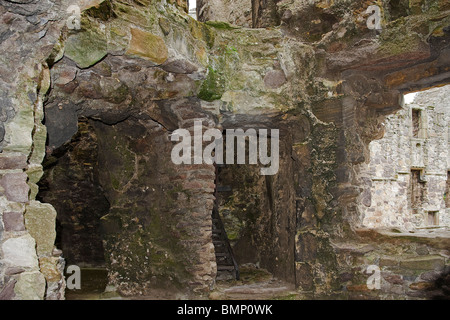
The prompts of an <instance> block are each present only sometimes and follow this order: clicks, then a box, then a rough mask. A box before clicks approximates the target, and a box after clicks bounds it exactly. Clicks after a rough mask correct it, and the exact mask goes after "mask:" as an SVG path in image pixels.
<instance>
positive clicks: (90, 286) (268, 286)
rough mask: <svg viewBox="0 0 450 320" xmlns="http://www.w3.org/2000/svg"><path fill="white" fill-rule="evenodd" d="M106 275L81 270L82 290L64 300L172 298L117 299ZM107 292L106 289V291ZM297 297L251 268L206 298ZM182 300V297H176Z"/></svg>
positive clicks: (160, 296)
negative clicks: (108, 284)
mask: <svg viewBox="0 0 450 320" xmlns="http://www.w3.org/2000/svg"><path fill="white" fill-rule="evenodd" d="M106 277H107V272H106V270H105V269H100V268H86V269H81V281H82V283H81V289H80V290H68V289H66V300H110V299H121V300H124V299H129V300H165V299H173V297H170V296H167V295H166V293H164V292H155V294H154V295H153V296H139V297H120V296H118V295H117V294H115V293H112V292H105V289H107V287H106V285H107V281H106ZM106 291H107V290H106ZM297 298H298V294H297V293H296V292H295V288H294V285H292V284H288V283H286V282H284V281H282V280H279V279H277V278H275V277H273V276H272V275H271V274H270V273H269V272H267V271H265V270H263V269H258V268H256V267H254V266H244V267H241V269H240V280H228V281H218V282H217V283H216V286H215V289H214V291H212V292H211V293H210V294H209V297H206V299H211V300H271V299H283V300H284V299H288V300H295V299H297ZM178 299H183V297H181V296H180V297H178Z"/></svg>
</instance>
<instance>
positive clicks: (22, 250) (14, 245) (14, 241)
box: [2, 234, 38, 269]
mask: <svg viewBox="0 0 450 320" xmlns="http://www.w3.org/2000/svg"><path fill="white" fill-rule="evenodd" d="M35 246H36V242H35V240H34V239H33V237H31V236H30V235H29V234H26V235H23V236H21V237H18V238H10V239H8V240H6V241H5V242H4V243H3V245H2V251H3V259H4V261H5V262H6V263H8V264H11V265H13V266H16V267H24V268H32V269H37V268H38V260H37V256H36V249H35Z"/></svg>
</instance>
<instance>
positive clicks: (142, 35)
mask: <svg viewBox="0 0 450 320" xmlns="http://www.w3.org/2000/svg"><path fill="white" fill-rule="evenodd" d="M126 53H127V54H128V55H132V56H138V57H142V58H144V59H147V60H150V61H152V62H154V63H156V64H161V63H163V62H165V61H166V60H167V58H168V56H169V52H168V49H167V46H166V44H165V43H164V40H163V39H162V38H161V37H158V36H156V35H154V34H151V33H149V32H145V31H142V30H139V29H134V28H131V42H130V46H129V48H128V50H127V52H126Z"/></svg>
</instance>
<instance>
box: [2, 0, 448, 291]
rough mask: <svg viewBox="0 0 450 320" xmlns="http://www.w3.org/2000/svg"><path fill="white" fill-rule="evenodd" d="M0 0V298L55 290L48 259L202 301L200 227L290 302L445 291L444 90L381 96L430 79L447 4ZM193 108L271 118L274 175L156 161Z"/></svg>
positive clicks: (202, 114)
mask: <svg viewBox="0 0 450 320" xmlns="http://www.w3.org/2000/svg"><path fill="white" fill-rule="evenodd" d="M0 4H1V6H0V19H1V24H0V52H1V55H0V57H1V62H2V63H1V66H0V112H1V113H0V115H1V117H0V151H1V152H0V299H15V300H21V299H22V300H26V299H47V300H58V299H64V298H65V291H66V278H65V277H66V274H65V269H66V268H67V265H69V264H70V265H71V264H77V265H79V266H101V267H104V268H106V270H107V273H108V288H112V289H111V290H113V291H115V292H117V293H118V294H120V295H122V296H138V297H139V296H145V295H150V296H151V295H152V293H154V292H155V291H158V290H159V291H161V290H162V291H164V292H169V293H173V294H175V295H179V296H180V295H181V296H183V297H188V298H189V297H208V295H209V294H210V293H211V292H212V291H213V290H214V288H215V285H216V279H217V278H218V276H219V274H220V273H221V271H223V270H221V268H220V263H219V260H218V255H217V252H218V249H217V246H216V245H215V242H217V241H215V240H214V239H215V238H214V237H215V236H216V235H217V230H218V229H217V228H219V229H220V230H222V228H223V230H225V231H226V233H227V235H228V236H227V239H225V240H226V242H227V243H228V245H229V246H228V247H229V249H230V248H231V249H230V250H232V252H233V256H234V259H235V261H234V262H235V264H237V265H242V264H247V263H252V264H255V265H258V266H260V267H261V268H264V269H266V270H268V271H269V272H270V273H272V274H273V275H275V276H276V277H278V278H280V279H283V280H285V281H287V282H289V283H292V284H294V285H295V287H296V290H297V292H298V293H299V295H300V296H301V297H303V298H310V299H321V298H327V299H330V298H331V299H333V298H336V299H337V298H339V299H368V298H369V299H429V298H448V296H449V265H450V262H449V258H450V251H449V248H450V233H449V230H448V226H449V222H448V221H449V220H448V204H449V203H448V170H449V168H450V164H449V163H450V162H449V153H448V150H449V148H448V144H445V143H448V130H447V132H445V130H446V129H445V128H447V129H448V125H449V122H448V111H445V110H448V99H447V96H446V95H445V94H444V96H443V97H442V96H439V95H438V94H435V93H432V94H426V95H425V96H424V97H425V98H424V100H423V101H422V102H420V101H418V102H417V105H413V107H412V108H411V109H408V107H406V106H405V104H404V101H403V96H404V94H406V93H409V92H415V91H421V90H426V89H430V88H433V87H439V86H442V85H445V84H448V83H449V82H450V72H449V68H450V44H449V43H450V4H449V2H448V1H445V0H414V1H412V0H382V1H352V0H335V1H330V0H281V1H280V0H247V1H244V0H242V1H231V0H227V1H225V0H224V1H219V0H197V3H196V7H197V19H194V18H192V17H191V16H190V15H189V14H188V8H189V6H188V3H187V1H185V0H78V1H68V0H59V1H57V0H0ZM371 5H375V6H377V8H378V9H379V16H377V17H375V19H378V21H377V23H376V24H373V25H372V24H370V23H369V22H370V21H371V20H370V19H373V18H374V14H375V11H370V10H369V11H368V8H369V6H371ZM433 90H435V89H433ZM446 90H447V91H445V92H448V89H446ZM437 97H441V98H442V99H439V98H437ZM419 100H420V99H419ZM428 100H429V101H428ZM445 108H447V109H445ZM431 109H433V110H435V111H436V112H438V113H436V114H435V115H434V114H432V113H431ZM411 110H412V111H411ZM414 110H419V111H420V112H419V113H418V112H417V111H414ZM439 110H440V111H439ZM410 111H411V113H410ZM424 112H426V114H427V117H428V119H430V121H431V120H433V119H435V120H436V122H435V124H436V125H435V126H434V125H433V126H432V125H429V126H428V127H427V128H426V129H427V130H425V128H424V127H423V126H422V127H421V126H420V121H421V120H420V119H419V118H420V115H424V114H425V113H424ZM395 114H396V115H395ZM442 115H445V116H442ZM396 117H397V118H396ZM409 117H410V118H409ZM417 117H419V118H417ZM413 118H417V119H419V120H418V121H419V122H418V123H419V127H417V128H418V129H417V132H416V131H415V130H414V128H415V127H416V124H415V121H416V120H414V119H413ZM386 119H389V120H387V121H388V122H386ZM400 119H402V120H400ZM408 119H409V120H411V121H410V122H408ZM194 120H200V121H201V123H202V126H203V128H204V130H206V129H208V128H217V129H220V130H226V129H236V128H242V129H248V128H255V129H261V128H267V129H278V130H279V133H280V146H279V148H280V149H279V152H280V163H279V171H278V173H277V174H276V175H273V176H262V175H260V174H259V169H260V166H259V165H235V166H234V165H222V166H217V165H209V164H201V165H198V164H197V165H196V164H192V165H175V164H174V163H173V162H172V161H171V150H172V148H173V146H174V143H173V142H172V141H171V138H170V137H171V134H172V133H173V131H174V130H176V129H178V128H184V129H187V130H190V131H192V130H193V123H194ZM402 121H403V122H402ZM426 123H429V124H430V123H431V122H429V121H428V122H426ZM445 126H446V127H445ZM410 129H411V130H410ZM408 130H409V131H408ZM430 130H431V131H430ZM433 130H434V131H435V132H434V131H433ZM439 130H440V131H439ZM401 131H408V132H406V133H405V134H406V136H405V135H402V134H401ZM438 131H439V132H438ZM424 132H425V133H424ZM385 133H386V135H385ZM409 134H412V136H409ZM422 134H426V135H427V136H421V135H422ZM436 134H440V135H442V137H446V139H447V140H443V141H445V143H444V144H443V142H442V141H441V140H442V139H441V140H439V138H437V135H436ZM383 136H385V138H384V139H382V138H383ZM414 139H416V140H414ZM433 139H434V140H433ZM393 140H395V141H396V142H395V144H391V146H394V147H392V148H391V147H389V143H392V142H393ZM419 140H420V141H419ZM373 141H374V142H373ZM439 141H441V143H439ZM413 142H414V143H413ZM394 161H395V162H394ZM421 161H422V162H421ZM385 164H387V165H388V166H383V165H385ZM428 166H430V167H428ZM445 174H447V176H445ZM413 181H417V183H418V184H417V186H416V187H413V186H411V183H412V182H413ZM425 181H426V182H425ZM408 183H409V184H410V185H409V186H408ZM424 185H425V186H424ZM441 187H442V188H444V189H445V188H447V191H441ZM395 192H397V194H396V195H395V197H394V193H395ZM445 192H447V193H445ZM443 194H446V195H447V198H446V199H442V198H440V199H438V198H439V197H440V196H442V195H443ZM393 198H395V199H393ZM417 199H418V200H417ZM409 200H410V202H409V203H408V201H409ZM417 201H419V202H417ZM446 214H447V215H446ZM438 217H439V218H440V219H439V218H438ZM430 221H431V222H430ZM217 226H219V227H217ZM426 226H428V228H423V227H426ZM431 227H433V228H431ZM222 240H223V239H222ZM224 254H225V253H224ZM369 266H376V268H378V270H379V271H380V273H379V275H380V279H379V285H378V287H377V288H376V290H373V288H371V287H370V285H369V284H368V282H367V279H368V277H369V275H368V272H367V269H368V267H369Z"/></svg>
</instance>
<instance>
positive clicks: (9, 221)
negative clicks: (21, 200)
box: [3, 212, 25, 231]
mask: <svg viewBox="0 0 450 320" xmlns="http://www.w3.org/2000/svg"><path fill="white" fill-rule="evenodd" d="M3 224H4V226H5V231H24V230H25V224H24V221H23V214H22V212H4V213H3Z"/></svg>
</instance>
